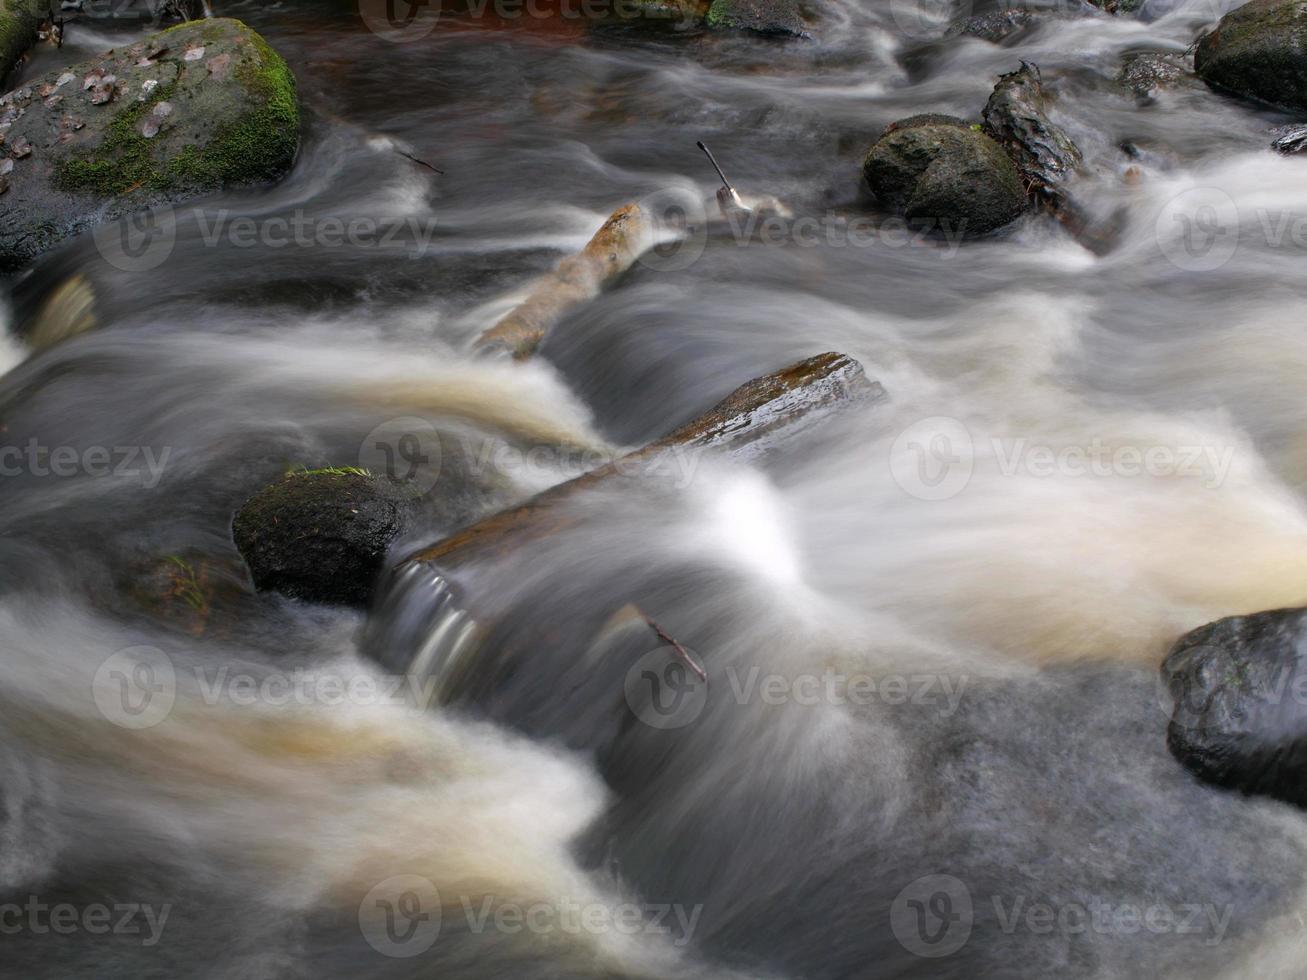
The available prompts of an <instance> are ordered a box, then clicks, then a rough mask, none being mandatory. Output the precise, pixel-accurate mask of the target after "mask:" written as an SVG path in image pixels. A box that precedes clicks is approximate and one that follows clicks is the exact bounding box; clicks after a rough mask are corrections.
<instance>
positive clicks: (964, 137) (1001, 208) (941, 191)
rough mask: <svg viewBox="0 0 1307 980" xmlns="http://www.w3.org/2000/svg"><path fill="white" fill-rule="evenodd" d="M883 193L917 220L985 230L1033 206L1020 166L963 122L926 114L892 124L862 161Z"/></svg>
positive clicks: (891, 204) (972, 230) (976, 232)
mask: <svg viewBox="0 0 1307 980" xmlns="http://www.w3.org/2000/svg"><path fill="white" fill-rule="evenodd" d="M862 170H863V174H864V176H865V177H866V179H867V183H868V184H869V185H870V187H871V189H872V190H873V191H875V193H876V196H877V197H878V198H879V199H880V200H881V202H882V203H884V204H885V205H886V206H888V207H892V208H897V209H901V210H902V211H903V213H904V215H905V216H906V217H907V218H908V219H909V220H911V221H930V222H939V223H947V224H948V225H949V226H950V227H951V228H953V229H957V230H961V231H962V232H964V233H965V234H968V235H982V234H985V233H986V232H990V231H993V230H994V229H996V228H1001V227H1002V226H1003V225H1006V224H1008V223H1009V222H1011V221H1013V220H1015V219H1016V218H1017V217H1019V216H1020V215H1021V213H1022V212H1023V211H1024V210H1025V209H1026V206H1027V201H1026V193H1025V190H1024V188H1023V187H1022V185H1021V177H1020V174H1019V173H1018V172H1017V168H1016V166H1015V165H1014V164H1013V163H1012V161H1011V160H1010V159H1008V157H1007V155H1006V154H1005V153H1004V152H1003V148H1002V147H1001V146H999V145H998V144H997V143H995V142H994V141H993V140H992V139H990V138H989V137H988V136H986V135H985V134H984V133H982V132H980V127H979V126H973V125H971V124H969V123H967V122H966V121H964V120H962V119H956V118H953V117H951V116H939V115H931V114H928V115H921V116H912V117H911V118H909V119H904V120H901V121H899V122H897V123H892V124H891V125H890V126H889V127H888V128H887V129H886V130H885V134H884V135H883V136H882V137H881V138H880V140H879V141H878V142H877V143H876V145H875V146H873V147H872V148H871V150H870V152H869V153H868V154H867V156H866V159H865V160H864V161H863V164H862Z"/></svg>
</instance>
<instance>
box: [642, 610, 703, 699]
mask: <svg viewBox="0 0 1307 980" xmlns="http://www.w3.org/2000/svg"><path fill="white" fill-rule="evenodd" d="M637 608H638V607H637ZM639 613H640V615H641V616H642V617H644V621H645V622H646V623H648V624H649V628H650V629H652V630H653V631H654V633H655V634H657V636H658V639H660V640H662V641H663V642H664V643H666V644H667V645H668V646H669V647H671V648H672V649H673V650H675V651H676V655H677V656H678V657H680V658H681V659H682V660H684V661H685V662H686V664H687V665H688V666H689V668H690V669H691V670H692V671H694V672H695V673H696V674H697V675H698V676H699V680H701V681H703V682H704V683H705V684H707V683H708V672H707V671H706V670H704V669H703V668H702V667H700V666H699V665H698V664H697V663H695V660H694V657H692V656H690V651H689V650H687V649H685V647H683V646H681V644H679V643H677V642H676V640H674V639H673V638H672V637H671V636H670V635H668V633H667V631H666V630H664V629H663V628H662V627H661V626H659V625H658V624H657V623H655V622H654V620H653V617H652V616H650V615H648V614H647V613H646V612H645V611H644V610H643V609H639Z"/></svg>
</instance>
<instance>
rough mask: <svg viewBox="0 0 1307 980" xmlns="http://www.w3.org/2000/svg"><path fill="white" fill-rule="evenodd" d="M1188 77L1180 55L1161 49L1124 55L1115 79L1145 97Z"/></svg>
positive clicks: (1173, 86) (1181, 81)
mask: <svg viewBox="0 0 1307 980" xmlns="http://www.w3.org/2000/svg"><path fill="white" fill-rule="evenodd" d="M1188 77H1189V72H1188V70H1187V69H1186V68H1185V65H1184V59H1183V58H1182V57H1181V56H1180V55H1175V54H1166V53H1164V52H1161V51H1136V52H1135V53H1134V54H1129V55H1126V57H1125V60H1124V62H1123V63H1122V65H1121V71H1120V72H1118V73H1117V76H1116V80H1117V81H1118V82H1120V83H1121V84H1122V85H1124V86H1125V87H1126V88H1128V89H1129V90H1130V91H1131V92H1133V93H1134V95H1135V97H1136V98H1140V99H1146V98H1148V97H1150V96H1151V95H1152V94H1153V93H1154V92H1157V91H1158V90H1160V89H1167V88H1175V87H1176V86H1178V85H1180V84H1181V83H1183V82H1184V81H1185V79H1187V78H1188Z"/></svg>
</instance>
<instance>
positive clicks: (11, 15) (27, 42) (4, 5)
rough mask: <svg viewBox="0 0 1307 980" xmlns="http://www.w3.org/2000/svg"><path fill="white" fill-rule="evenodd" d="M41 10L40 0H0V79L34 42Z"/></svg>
mask: <svg viewBox="0 0 1307 980" xmlns="http://www.w3.org/2000/svg"><path fill="white" fill-rule="evenodd" d="M43 10H44V7H43V5H42V3H41V2H40V0H0V81H3V80H4V78H5V76H6V75H8V74H9V72H10V71H11V70H12V69H13V67H14V64H15V63H16V62H17V61H18V59H19V58H20V57H22V54H23V52H24V51H26V50H27V49H28V48H30V47H31V46H32V45H33V44H34V43H35V42H36V32H37V27H38V26H39V24H40V21H41V15H42V13H43Z"/></svg>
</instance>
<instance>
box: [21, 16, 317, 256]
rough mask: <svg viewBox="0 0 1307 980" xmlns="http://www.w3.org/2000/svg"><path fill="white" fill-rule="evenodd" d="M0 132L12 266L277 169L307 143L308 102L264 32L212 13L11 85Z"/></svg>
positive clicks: (263, 178) (262, 177)
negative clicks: (304, 105)
mask: <svg viewBox="0 0 1307 980" xmlns="http://www.w3.org/2000/svg"><path fill="white" fill-rule="evenodd" d="M0 132H3V135H4V144H3V147H2V148H3V149H6V150H7V151H8V153H7V154H6V157H7V159H5V160H4V163H3V166H4V169H5V170H7V171H8V172H7V174H5V175H4V176H3V177H0V180H3V182H4V183H3V185H0V194H3V206H2V207H0V270H4V269H14V268H17V267H19V266H22V265H23V264H25V263H27V262H28V261H30V260H31V259H32V258H34V257H35V256H36V255H39V254H40V253H41V252H44V251H46V250H47V249H49V248H51V247H53V246H54V245H56V244H58V243H59V242H60V241H62V240H64V239H65V238H68V237H69V236H71V235H75V234H78V233H79V232H81V231H83V230H85V229H86V228H88V227H90V226H92V225H94V224H97V223H101V222H105V221H111V220H113V219H116V218H119V217H123V216H126V215H131V214H135V213H138V212H142V211H146V210H147V209H149V208H152V207H155V206H158V205H161V204H165V203H175V202H177V201H181V200H184V199H187V198H190V197H195V196H197V195H200V194H204V193H208V192H210V191H213V190H216V189H219V188H222V187H226V186H229V185H238V184H257V183H262V182H266V181H270V180H274V179H276V178H278V177H280V176H281V175H283V174H284V173H285V172H286V171H287V170H288V169H290V166H291V164H292V163H293V162H294V159H295V153H296V149H297V148H298V146H299V105H298V103H297V101H296V94H295V79H294V76H293V75H292V74H291V72H290V69H289V68H287V66H286V63H285V62H284V61H283V60H282V59H281V57H280V56H279V55H278V54H277V53H276V52H275V51H273V50H272V48H270V47H269V46H268V44H267V42H265V41H264V40H263V38H262V37H260V36H259V35H258V34H256V33H255V32H254V31H252V30H250V29H249V28H248V27H246V26H245V25H244V24H242V23H241V22H240V21H237V20H223V19H218V20H203V21H195V22H192V23H188V24H183V25H181V26H180V27H174V28H172V29H170V30H167V31H163V32H161V33H158V34H153V35H151V36H149V37H147V38H145V39H143V40H141V41H137V42H136V43H134V44H130V45H127V46H125V47H122V48H117V49H115V50H113V51H109V52H107V53H105V54H103V55H100V56H98V57H96V58H92V59H90V60H89V61H84V62H81V63H79V64H75V65H71V66H69V67H68V68H65V69H60V70H58V71H54V72H51V73H50V74H48V75H46V76H44V77H43V78H38V79H36V80H34V81H32V82H29V83H28V84H26V85H24V86H23V87H22V88H20V89H17V90H16V91H13V92H10V93H8V94H7V95H5V96H4V97H3V98H2V99H0ZM97 241H98V240H97Z"/></svg>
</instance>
